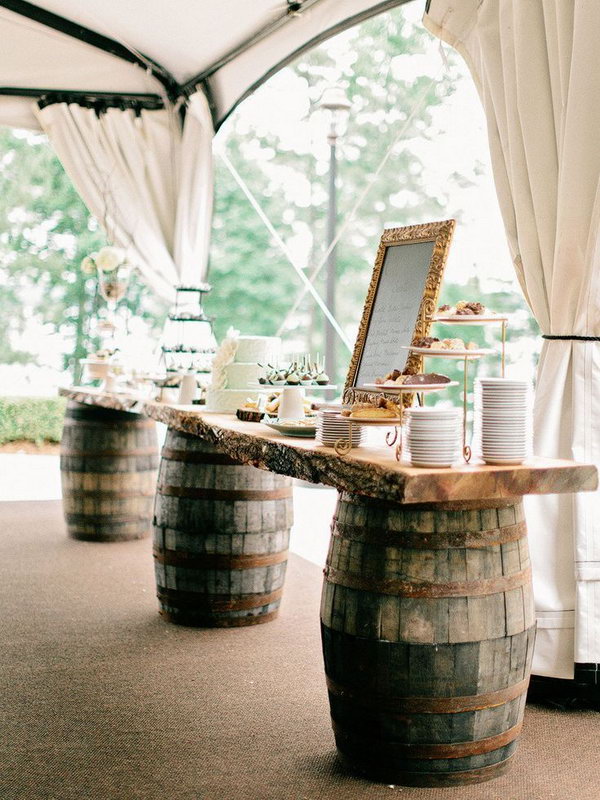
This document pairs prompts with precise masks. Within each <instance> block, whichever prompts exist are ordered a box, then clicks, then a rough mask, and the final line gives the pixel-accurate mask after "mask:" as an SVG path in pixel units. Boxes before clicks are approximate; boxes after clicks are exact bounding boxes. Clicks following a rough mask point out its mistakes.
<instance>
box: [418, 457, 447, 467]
mask: <svg viewBox="0 0 600 800" xmlns="http://www.w3.org/2000/svg"><path fill="white" fill-rule="evenodd" d="M410 463H411V464H412V466H413V467H422V468H423V469H428V468H429V469H445V468H447V469H449V468H450V467H451V466H452V464H453V463H454V459H452V461H419V460H418V459H414V458H412V459H411V461H410Z"/></svg>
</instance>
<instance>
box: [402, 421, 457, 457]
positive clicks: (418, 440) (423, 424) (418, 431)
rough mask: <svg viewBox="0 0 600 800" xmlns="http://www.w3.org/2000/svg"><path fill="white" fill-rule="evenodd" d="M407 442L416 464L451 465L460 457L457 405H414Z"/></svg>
mask: <svg viewBox="0 0 600 800" xmlns="http://www.w3.org/2000/svg"><path fill="white" fill-rule="evenodd" d="M406 414H407V416H408V433H407V445H408V449H409V451H410V460H411V463H412V464H413V465H414V466H415V467H449V466H451V465H452V464H453V463H454V461H456V459H457V458H458V455H459V447H460V434H461V427H460V411H459V409H457V408H443V409H442V408H440V409H437V408H411V409H408V410H407V412H406Z"/></svg>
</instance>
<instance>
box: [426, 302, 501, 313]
mask: <svg viewBox="0 0 600 800" xmlns="http://www.w3.org/2000/svg"><path fill="white" fill-rule="evenodd" d="M485 313H488V314H489V313H490V312H489V311H487V309H486V307H485V306H484V304H483V303H478V302H476V301H472V300H459V301H458V303H457V304H456V305H455V306H450V305H448V304H446V305H443V306H440V307H439V308H438V310H437V314H438V316H440V317H469V316H471V317H472V316H478V315H481V314H485Z"/></svg>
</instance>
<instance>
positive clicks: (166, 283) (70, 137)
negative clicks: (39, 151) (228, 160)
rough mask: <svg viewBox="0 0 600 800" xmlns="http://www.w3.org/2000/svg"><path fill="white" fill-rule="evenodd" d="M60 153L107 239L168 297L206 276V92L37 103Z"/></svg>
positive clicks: (209, 131) (209, 133) (209, 182)
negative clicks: (99, 108)
mask: <svg viewBox="0 0 600 800" xmlns="http://www.w3.org/2000/svg"><path fill="white" fill-rule="evenodd" d="M35 113H36V116H37V118H38V120H39V123H40V125H41V127H42V129H43V130H44V131H45V133H46V134H47V135H48V138H49V140H50V143H51V144H52V146H53V147H54V149H55V151H56V154H57V155H58V158H59V159H60V161H61V162H62V164H63V166H64V168H65V170H66V171H67V173H68V174H69V176H70V178H71V180H72V181H73V183H74V185H75V187H76V189H77V191H78V192H79V194H80V195H81V197H82V199H83V201H84V202H85V204H86V205H87V207H88V208H89V209H90V211H91V212H92V213H93V214H94V216H96V217H97V219H98V220H99V222H100V223H101V224H102V226H103V227H104V228H105V230H106V233H107V235H108V237H109V239H110V241H111V243H112V244H116V245H118V246H120V247H122V248H125V249H126V250H127V254H128V259H129V260H130V262H132V263H133V264H135V265H136V266H137V267H138V268H139V270H140V272H141V274H142V276H143V277H144V279H145V281H146V282H147V283H148V284H149V285H150V286H152V287H153V288H154V289H155V290H156V291H157V292H158V293H159V294H161V295H162V296H164V297H166V298H171V297H172V296H173V287H174V286H176V285H178V284H198V283H200V282H201V281H203V280H204V278H205V275H206V268H207V262H208V247H209V238H210V224H211V215H212V192H213V173H212V138H213V126H212V121H211V116H210V111H209V108H208V103H207V101H206V98H205V97H204V95H203V94H201V93H196V94H194V95H193V96H192V97H191V98H190V99H189V103H188V107H187V113H186V115H185V124H184V125H183V126H182V124H181V118H180V115H179V113H178V111H177V110H175V109H173V108H165V109H161V110H141V111H139V112H138V113H136V112H135V111H134V110H132V109H121V108H107V109H106V110H105V111H103V112H102V113H100V114H97V113H96V111H95V110H94V109H91V108H86V107H84V106H81V105H77V104H76V103H53V104H51V105H46V106H45V107H43V108H36V109H35Z"/></svg>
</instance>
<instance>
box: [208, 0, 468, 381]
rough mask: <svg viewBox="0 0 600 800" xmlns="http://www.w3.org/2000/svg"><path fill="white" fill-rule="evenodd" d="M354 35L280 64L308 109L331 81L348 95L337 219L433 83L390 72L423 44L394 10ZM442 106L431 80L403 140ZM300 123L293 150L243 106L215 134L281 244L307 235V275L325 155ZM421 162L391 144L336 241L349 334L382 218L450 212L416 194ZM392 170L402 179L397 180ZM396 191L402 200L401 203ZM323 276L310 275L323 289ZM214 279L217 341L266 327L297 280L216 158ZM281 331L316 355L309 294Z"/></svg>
mask: <svg viewBox="0 0 600 800" xmlns="http://www.w3.org/2000/svg"><path fill="white" fill-rule="evenodd" d="M345 35H346V36H347V34H345ZM350 35H351V36H352V42H351V47H350V48H348V53H350V55H348V56H347V57H345V58H342V59H341V60H340V59H339V58H336V54H335V52H334V50H333V49H332V48H331V46H330V45H329V44H325V45H324V46H322V47H319V48H316V49H315V50H312V51H310V52H309V53H307V54H305V55H303V56H302V57H301V58H300V59H299V60H298V61H296V62H295V63H294V64H293V65H291V66H290V67H289V68H288V72H289V73H291V74H293V76H294V77H295V80H296V81H298V82H301V83H303V90H304V91H306V90H307V91H308V95H309V97H310V98H311V102H312V103H313V108H312V109H311V110H310V112H309V116H310V115H312V114H313V112H314V110H315V108H314V107H315V106H316V105H317V103H318V101H319V99H320V97H321V95H322V93H323V90H324V89H325V88H326V86H327V85H329V84H330V83H331V82H333V81H335V82H338V83H340V84H342V85H344V87H345V90H346V93H347V94H348V96H349V98H350V99H351V101H352V105H353V111H352V114H351V117H350V120H349V124H348V129H347V132H346V133H345V135H344V136H343V139H342V140H340V144H339V150H340V158H339V171H338V182H337V194H338V208H339V210H340V217H342V216H345V214H346V213H347V212H348V211H349V210H350V209H351V208H352V206H353V205H354V203H355V201H356V199H357V197H358V196H359V194H360V193H361V191H362V190H363V188H364V186H365V183H366V181H367V180H368V179H369V177H370V176H371V175H372V174H373V173H374V172H375V170H376V169H377V167H378V166H379V163H380V161H381V160H382V158H383V157H384V155H385V153H386V151H387V149H388V147H390V145H391V144H392V143H393V141H394V138H395V137H396V135H397V132H398V130H399V129H400V128H401V127H402V126H403V125H404V123H405V120H406V118H407V116H408V113H409V111H410V109H411V108H412V107H413V105H414V104H415V102H416V101H417V99H418V98H420V97H421V95H422V93H423V91H425V89H426V87H427V85H428V84H429V83H430V78H429V77H427V76H422V77H418V78H417V79H416V80H412V79H411V80H408V79H407V80H405V79H402V78H398V76H395V75H394V70H393V69H392V65H391V62H392V59H393V57H395V56H401V55H406V54H418V53H421V52H424V50H425V46H426V43H427V40H428V35H427V34H426V33H425V32H424V31H423V30H422V29H420V28H412V27H411V26H410V25H408V24H407V23H406V20H405V18H404V15H403V11H402V9H397V10H395V11H392V12H390V13H387V14H383V15H381V16H379V17H376V18H374V19H372V20H370V21H368V22H365V23H363V24H362V25H361V26H360V27H359V28H357V29H356V30H355V31H354V32H353V33H352V34H350ZM290 77H291V76H290ZM259 91H260V90H259ZM451 91H452V88H451V86H450V85H449V86H447V87H446V86H444V94H448V93H450V92H451ZM440 102H441V99H440V96H438V95H437V94H436V92H435V87H431V88H430V89H429V90H427V93H426V100H425V102H424V103H423V104H422V106H421V107H420V111H419V112H418V113H417V114H416V115H415V117H414V119H412V121H411V122H410V124H409V126H408V128H407V130H406V132H405V135H404V136H403V137H402V138H403V140H407V141H408V140H410V139H411V137H416V136H418V137H428V136H430V135H431V133H430V125H431V113H430V112H431V109H432V108H433V107H434V106H436V105H438V104H439V103H440ZM282 113H285V111H283V112H282ZM302 124H303V125H304V128H303V132H304V133H305V135H304V136H303V137H300V136H299V137H297V144H296V146H295V149H294V148H292V149H291V148H290V144H289V142H288V141H286V139H285V137H282V136H279V135H277V134H275V133H273V132H271V131H268V130H265V129H264V126H263V127H261V126H260V125H259V124H256V125H249V124H248V122H247V121H246V120H245V118H244V117H243V115H242V112H241V111H240V112H238V113H237V114H236V115H234V117H233V118H232V120H231V121H230V122H229V123H228V125H227V128H226V131H223V132H221V133H220V134H219V135H220V136H221V137H224V138H225V146H226V150H227V155H228V157H229V159H230V160H231V162H232V163H233V164H234V166H235V167H236V169H237V171H238V172H239V173H240V174H241V175H242V177H243V179H244V180H245V181H246V183H247V184H248V186H249V187H250V189H251V191H252V192H253V194H254V195H255V197H257V198H258V200H259V202H260V204H261V206H262V208H263V209H264V211H265V213H266V214H267V216H268V218H269V219H270V220H271V222H272V223H273V225H274V227H275V228H276V230H277V232H278V233H279V235H280V236H281V237H282V239H283V240H284V241H286V242H287V241H289V240H290V238H292V237H293V236H295V235H298V234H301V233H303V232H306V231H308V233H309V236H310V239H311V241H312V247H311V255H310V258H309V263H308V264H307V266H308V270H307V271H308V272H310V271H311V270H312V268H313V267H314V266H315V265H316V263H317V261H318V260H320V257H321V256H322V254H323V253H324V252H325V250H326V216H327V202H328V200H327V198H328V192H327V181H328V164H327V157H328V150H325V151H324V156H323V157H321V156H319V155H318V154H315V152H312V151H311V141H310V140H311V136H312V133H311V126H310V123H309V120H308V119H307V120H304V121H303V123H302ZM323 144H324V136H323ZM313 145H314V143H313ZM278 170H279V172H278ZM422 170H423V164H422V163H421V161H420V159H419V157H418V156H417V155H416V154H415V152H414V151H413V150H412V149H411V147H410V146H401V147H395V148H394V150H393V152H392V154H391V156H390V158H389V160H388V162H387V164H386V167H385V169H384V170H383V171H382V172H381V173H380V175H379V177H378V179H377V183H376V184H375V186H374V188H373V190H372V192H371V194H370V195H369V196H368V197H367V199H366V200H365V202H364V203H363V204H362V206H361V208H360V210H359V212H358V214H357V216H356V219H355V220H354V221H353V223H352V226H351V229H350V235H347V236H345V237H344V239H343V241H342V242H341V243H340V245H339V246H338V248H337V272H338V278H339V280H338V287H339V290H338V296H337V300H336V306H337V307H336V316H337V317H338V318H339V320H340V322H341V324H342V327H344V328H345V329H346V331H347V333H348V338H349V339H350V340H352V338H353V337H354V333H355V331H356V328H357V325H358V321H359V318H360V313H361V310H362V305H363V302H364V296H365V293H366V288H367V285H368V281H369V277H370V273H371V269H372V264H373V259H374V253H375V251H376V249H377V245H378V241H379V237H380V235H381V231H382V230H383V228H384V226H386V225H390V224H394V225H405V224H413V223H417V222H421V221H426V220H433V219H442V218H445V217H446V216H447V211H446V209H445V199H446V198H445V197H444V196H439V197H430V196H428V194H427V193H426V192H425V191H424V190H423V177H422ZM399 176H402V180H401V182H400V181H399ZM460 179H461V176H457V180H460ZM400 184H401V185H400ZM400 188H401V189H402V198H400V199H399V198H398V192H399V189H400ZM448 188H449V187H448ZM324 272H325V271H324V270H323V271H322V274H321V276H320V277H319V279H318V280H317V283H316V287H317V289H318V290H319V291H320V293H321V294H322V295H324V277H325V275H324ZM210 282H211V283H212V284H213V287H214V290H213V292H212V294H211V295H210V296H209V298H208V300H207V308H208V309H209V310H210V311H211V312H212V313H213V314H214V315H215V316H216V332H217V335H218V336H219V337H220V336H222V335H223V334H224V332H225V330H226V329H227V327H228V326H229V325H231V324H233V325H235V326H236V327H238V328H239V329H240V330H241V331H242V332H243V333H260V334H274V333H275V332H276V331H277V329H278V327H279V325H280V324H281V322H282V321H283V319H284V318H285V316H286V314H287V312H288V311H289V309H290V307H291V305H292V303H293V301H294V298H295V297H296V295H297V293H298V291H299V290H300V289H301V286H302V284H301V282H300V279H299V278H298V276H296V275H295V274H294V272H293V270H292V267H291V266H290V264H289V263H288V262H287V259H286V258H285V256H284V255H283V254H282V253H281V252H280V250H279V249H278V248H277V246H276V245H275V244H274V243H273V241H272V240H271V238H270V236H269V233H268V232H267V230H266V228H265V226H264V224H263V223H262V221H261V220H260V219H259V217H258V216H257V214H256V212H255V211H254V210H253V209H252V208H251V207H250V205H249V203H248V202H247V200H246V199H245V198H244V196H243V194H242V192H241V190H240V188H239V187H238V186H237V184H236V183H235V181H234V180H233V178H232V177H231V175H230V173H229V171H228V170H227V168H226V167H225V166H224V164H223V163H222V162H221V161H220V159H217V164H216V175H215V215H214V228H213V240H212V250H211V269H210ZM286 334H287V336H288V337H291V338H294V339H298V340H301V341H303V342H304V346H306V347H307V348H308V349H310V350H312V351H313V352H314V351H315V350H320V351H321V352H322V351H323V349H324V321H323V319H322V315H321V312H320V311H318V310H315V308H314V301H312V299H311V298H309V297H307V299H306V300H305V301H304V303H303V304H302V306H301V307H300V309H299V312H298V315H297V320H296V327H295V328H291V329H290V330H288V331H287V332H286ZM338 348H339V350H338V352H339V362H340V363H339V370H338V375H337V380H338V381H339V380H343V376H344V374H345V371H346V369H347V363H348V361H349V354H348V353H346V352H345V351H344V350H343V348H342V347H341V345H338Z"/></svg>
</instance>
